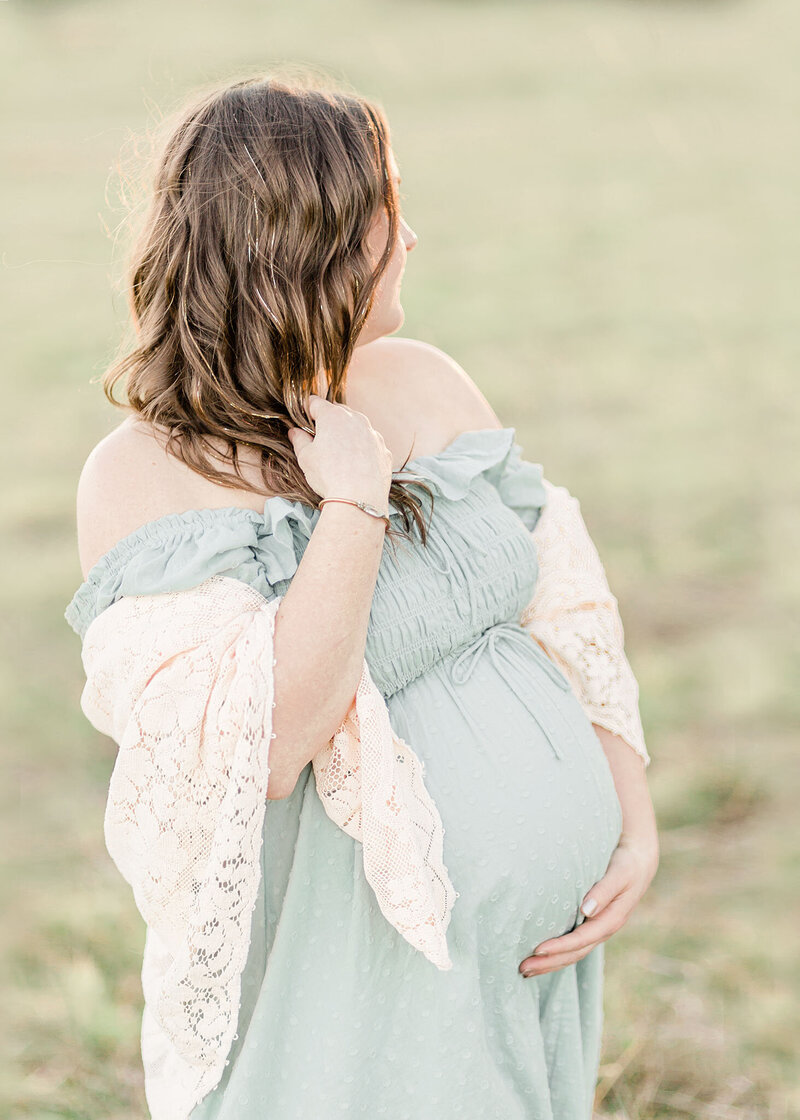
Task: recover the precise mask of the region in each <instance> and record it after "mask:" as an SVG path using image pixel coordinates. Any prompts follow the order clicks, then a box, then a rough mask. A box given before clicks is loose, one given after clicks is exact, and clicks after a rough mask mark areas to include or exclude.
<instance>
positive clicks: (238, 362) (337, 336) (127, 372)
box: [101, 76, 433, 543]
mask: <svg viewBox="0 0 800 1120" xmlns="http://www.w3.org/2000/svg"><path fill="white" fill-rule="evenodd" d="M165 127H166V139H165V140H164V141H163V142H162V143H161V147H160V151H159V153H158V155H157V157H156V165H155V170H154V175H153V181H152V187H151V190H150V198H149V204H148V209H147V212H146V214H145V218H144V222H143V225H142V227H141V230H140V232H139V234H138V236H137V238H136V240H135V243H134V247H133V250H132V254H131V259H130V263H129V266H128V278H127V281H126V287H127V296H128V302H129V306H130V310H131V315H132V319H133V327H134V330H135V343H134V347H133V349H132V350H131V351H130V352H129V353H127V354H126V355H125V356H124V357H121V358H120V357H118V358H117V359H116V360H115V361H114V363H113V364H112V365H111V366H110V368H109V369H108V370H106V372H105V373H104V374H103V375H102V379H101V383H102V386H103V391H104V393H105V395H106V397H107V399H108V400H109V401H110V402H111V403H112V404H114V405H115V406H116V407H120V408H127V409H132V410H133V411H134V412H135V413H137V414H138V415H139V416H140V417H141V418H142V419H144V420H146V421H148V422H149V423H151V424H154V425H156V426H157V428H160V429H162V430H163V431H164V432H166V435H167V442H166V450H167V451H168V452H169V453H171V454H173V455H175V456H177V457H178V458H179V459H181V460H182V461H183V462H184V463H186V465H187V466H189V467H190V468H191V469H192V470H194V471H197V472H198V473H199V474H201V475H203V476H205V477H206V478H208V479H210V480H212V481H214V482H217V483H219V484H221V485H223V486H229V487H231V488H237V489H238V488H241V487H242V484H243V483H244V484H245V488H246V489H253V485H252V481H249V480H245V479H244V476H243V474H242V472H241V467H240V462H239V448H240V447H242V446H248V447H251V448H257V449H260V469H261V477H262V481H263V484H264V490H263V492H264V494H265V496H271V495H274V494H279V495H281V496H283V497H286V498H287V499H289V500H298V501H301V502H303V503H305V504H307V505H309V506H312V507H313V508H319V507H318V503H319V495H318V494H315V493H314V491H313V490H311V488H310V487H309V485H308V482H307V481H306V478H305V475H304V474H303V472H302V470H301V469H300V466H299V464H298V462H297V459H296V458H295V455H294V451H293V448H292V445H291V443H290V442H289V438H288V435H287V432H288V429H289V428H290V427H293V426H304V427H308V428H311V429H312V431H313V427H314V422H313V420H312V419H311V417H310V416H309V415H308V410H307V405H308V397H309V394H310V393H314V392H316V391H317V387H318V382H317V375H318V374H319V372H320V371H321V370H322V371H324V373H325V374H326V376H327V379H328V381H329V388H328V393H327V399H328V400H331V401H337V402H340V403H342V402H343V400H344V392H345V384H346V377H347V368H348V365H349V363H350V359H351V357H352V354H353V348H354V346H355V344H356V340H357V338H358V335H359V333H360V331H361V330H362V328H363V326H364V322H365V320H366V318H367V316H368V314H369V311H370V308H371V306H372V302H373V296H374V293H375V291H376V289H377V286H378V283H379V281H380V278H381V276H382V275H383V273H384V271H385V269H386V267H387V265H388V263H389V259H390V257H391V254H392V249H393V246H394V242H395V238H396V235H397V228H398V221H399V203H398V198H397V192H396V186H395V182H394V179H393V177H392V171H391V167H390V164H389V154H388V153H389V143H390V140H389V128H388V124H387V121H386V118H385V116H384V114H383V112H382V110H381V109H380V108H379V107H378V106H377V105H376V104H374V103H372V102H370V101H367V100H366V99H364V98H363V97H360V96H358V95H356V94H353V93H350V92H343V91H341V90H339V89H337V88H335V87H333V86H332V84H331V83H330V82H329V83H327V87H326V86H323V87H320V86H319V85H318V84H314V82H313V81H312V80H309V79H308V78H304V79H303V78H301V79H300V80H293V81H287V80H284V79H280V78H276V77H274V76H258V77H251V78H246V79H244V80H241V81H236V82H234V83H232V84H226V85H223V86H217V87H214V88H211V89H208V88H206V89H204V90H203V91H202V92H200V93H197V94H195V95H194V96H193V97H192V99H191V100H190V101H189V102H188V103H185V104H184V105H183V106H182V107H181V108H180V109H179V111H178V112H177V113H176V114H174V115H173V117H172V118H167V121H166V125H165ZM381 207H384V208H385V210H386V213H387V215H388V219H389V230H388V238H387V243H386V248H385V250H384V251H383V254H382V256H381V258H380V260H379V261H378V263H377V266H376V267H375V268H373V267H372V265H373V262H372V259H371V257H370V255H369V253H368V250H367V247H366V244H365V239H366V236H367V233H368V231H369V230H370V228H371V226H372V222H373V220H374V219H375V218H376V216H379V211H380V208H381ZM122 378H124V379H125V389H126V396H127V403H125V402H120V401H118V400H115V398H114V387H115V385H116V384H117V382H118V381H120V380H121V379H122ZM210 439H213V440H215V441H217V443H218V444H221V445H222V447H223V448H224V450H223V451H222V452H221V453H220V451H219V450H218V448H217V447H215V446H214V444H213V443H211V442H209V440H210ZM409 454H410V452H409ZM215 461H216V462H217V463H219V462H222V463H230V464H231V465H232V472H233V473H231V472H230V471H225V470H220V469H219V466H215V465H214V462H215ZM407 462H408V458H407V459H406V462H405V463H404V464H403V468H401V469H404V468H405V465H406V463H407ZM413 485H415V486H422V488H423V489H425V490H427V492H428V494H429V497H430V498H431V501H432V500H433V495H432V493H431V491H430V488H428V487H427V486H425V484H424V483H421V482H415V483H413ZM407 486H408V484H404V483H403V482H401V481H399V480H397V479H394V478H393V479H392V485H391V489H390V491H389V496H390V498H391V500H392V501H393V502H395V503H396V505H397V506H398V508H399V509H400V511H401V515H402V516H401V521H402V525H403V529H402V531H398V530H396V529H395V528H394V525H393V527H392V528H390V529H389V530H387V532H388V533H389V535H390V536H392V535H395V534H396V535H400V536H407V535H409V530H410V527H411V524H412V521H413V522H414V523H416V525H417V527H418V529H419V532H420V536H421V539H422V542H423V543H425V541H426V536H427V534H426V525H425V519H424V517H423V514H422V508H421V506H420V503H419V501H418V498H417V497H416V496H415V495H414V494H413V493H411V492H410V490H409V489H408V488H407ZM258 492H261V491H258Z"/></svg>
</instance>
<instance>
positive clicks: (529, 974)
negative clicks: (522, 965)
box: [522, 972, 536, 980]
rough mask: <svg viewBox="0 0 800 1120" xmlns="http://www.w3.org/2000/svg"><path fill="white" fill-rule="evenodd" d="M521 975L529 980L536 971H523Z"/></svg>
mask: <svg viewBox="0 0 800 1120" xmlns="http://www.w3.org/2000/svg"><path fill="white" fill-rule="evenodd" d="M522 975H523V976H524V977H525V979H526V980H530V978H531V976H535V975H536V973H535V972H523V974H522Z"/></svg>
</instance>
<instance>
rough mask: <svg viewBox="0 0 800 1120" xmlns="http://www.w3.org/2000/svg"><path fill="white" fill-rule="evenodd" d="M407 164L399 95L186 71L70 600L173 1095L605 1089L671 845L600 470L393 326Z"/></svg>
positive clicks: (568, 1107) (255, 1099) (154, 1086)
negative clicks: (608, 987) (633, 922)
mask: <svg viewBox="0 0 800 1120" xmlns="http://www.w3.org/2000/svg"><path fill="white" fill-rule="evenodd" d="M398 183H399V169H398V166H397V162H396V159H395V156H394V153H393V152H392V149H391V145H390V142H389V133H388V127H387V124H386V121H385V118H384V116H383V114H382V113H381V112H380V110H379V109H378V108H377V107H376V106H375V105H373V104H370V103H369V102H367V101H365V100H364V99H362V98H359V97H357V96H355V95H352V94H350V93H347V94H343V93H340V92H338V91H335V90H333V89H331V88H328V89H322V88H319V87H312V86H308V85H303V84H301V83H291V84H287V83H285V82H281V81H278V80H275V79H270V78H263V77H258V78H254V79H252V80H248V81H242V82H238V83H236V84H234V85H228V86H224V87H222V88H217V89H214V90H212V91H210V92H204V93H203V94H202V95H201V96H199V97H198V98H196V99H195V100H194V101H193V102H192V103H191V104H190V105H189V106H187V107H185V108H184V109H183V110H182V112H181V115H180V118H179V120H178V121H177V122H176V123H175V125H174V127H173V128H172V130H171V132H170V134H169V136H168V139H167V140H166V142H165V144H164V147H163V150H162V154H161V157H160V160H159V164H158V167H157V169H156V175H155V181H154V189H153V197H152V200H151V209H150V212H149V214H148V216H147V218H146V221H145V224H144V229H143V232H142V234H141V240H140V242H139V244H138V245H137V247H136V249H135V252H134V259H133V263H132V269H131V283H130V299H131V308H132V313H133V319H134V325H135V329H136V345H135V349H134V350H133V351H132V353H130V354H129V355H128V356H127V357H125V358H124V359H123V360H121V361H120V362H118V363H117V364H116V365H115V366H114V367H113V368H112V369H111V370H109V371H108V373H107V374H106V376H105V379H104V388H105V391H106V393H107V395H108V397H109V399H110V400H112V401H113V403H115V404H117V403H118V402H116V401H115V400H114V398H113V386H114V384H115V383H116V382H117V381H118V380H119V379H121V378H123V377H125V379H126V391H127V403H126V404H124V405H120V407H124V408H126V409H127V411H128V415H127V417H126V418H125V419H124V420H123V421H122V423H121V424H120V425H119V426H118V427H116V428H115V429H114V430H113V431H112V432H111V433H110V434H109V435H107V436H106V437H105V438H104V439H103V440H102V441H101V442H100V443H99V444H98V445H97V446H96V447H95V448H94V450H93V451H92V453H91V454H90V455H89V457H88V459H87V461H86V464H85V467H84V469H83V472H82V474H81V479H80V483H79V487H78V541H79V550H80V558H81V567H82V571H83V576H84V582H83V583H82V584H81V586H80V587H79V588H78V590H77V591H76V593H75V595H74V597H73V599H72V601H71V602H70V603H69V605H68V607H67V610H66V618H67V620H68V621H69V623H70V625H71V626H72V627H73V628H74V630H75V631H76V632H77V633H78V634H79V635H80V637H81V638H82V640H83V646H82V654H83V662H84V666H85V668H86V673H87V682H86V686H85V689H84V692H83V695H82V698H81V703H82V707H83V710H84V711H85V713H86V715H87V716H88V717H89V719H90V720H91V721H92V723H93V724H94V726H96V727H97V728H98V729H99V730H101V731H102V732H104V733H105V734H108V735H110V736H112V737H113V738H114V739H115V740H116V741H117V743H118V744H119V751H118V754H117V760H116V763H115V767H114V772H113V775H112V779H111V785H110V790H109V799H108V806H107V811H106V820H105V835H106V841H107V844H108V847H109V851H110V852H111V855H112V857H113V858H114V859H115V861H116V863H117V865H118V866H119V868H120V870H121V872H122V874H123V875H124V876H125V878H126V879H127V880H128V881H129V882H130V883H131V885H132V887H133V891H134V896H135V899H136V903H137V906H138V907H139V909H140V911H141V913H142V915H143V917H144V918H145V921H146V923H147V940H146V946H145V959H144V964H143V971H142V983H143V991H144V1000H145V1007H144V1015H143V1021H142V1054H143V1062H144V1070H145V1089H146V1094H147V1100H148V1105H149V1108H150V1112H151V1115H152V1116H153V1117H154V1120H188V1118H191V1120H335V1118H344V1117H347V1118H352V1117H356V1116H363V1117H367V1118H369V1120H375V1118H377V1117H385V1118H387V1120H412V1118H413V1120H456V1118H458V1120H492V1118H495V1120H589V1118H590V1117H591V1113H592V1103H593V1097H594V1091H595V1081H596V1076H597V1071H598V1062H599V1055H600V1045H601V1028H602V982H603V981H602V970H603V950H604V944H603V943H604V942H605V940H607V939H608V938H609V937H610V936H611V935H612V934H613V933H614V932H615V931H616V930H618V929H619V928H620V927H621V926H622V925H623V924H624V923H625V921H626V920H627V918H628V916H629V915H630V913H631V911H632V910H633V908H634V907H635V905H636V903H637V902H638V900H639V899H640V898H641V896H642V894H643V893H644V891H645V890H646V889H647V887H648V885H649V883H650V881H651V880H652V877H653V875H654V873H655V870H656V865H657V860H658V855H657V836H656V827H655V820H654V815H653V810H652V804H651V801H650V797H649V794H648V790H647V783H646V778H645V767H646V765H647V763H648V762H649V757H648V754H647V750H646V748H645V744H644V737H643V733H642V726H641V721H640V719H639V711H638V687H637V684H636V681H635V679H634V677H633V675H632V673H631V670H630V666H629V665H628V662H627V659H626V657H625V653H624V649H623V633H622V626H621V622H620V619H619V615H618V613H617V605H616V600H615V599H614V597H613V595H612V594H611V592H610V590H609V588H608V585H607V583H606V581H605V576H604V572H603V567H602V564H601V563H600V560H599V557H598V556H597V553H596V550H595V549H594V546H593V544H592V542H591V540H590V538H589V536H588V534H587V532H586V527H585V525H584V524H583V521H582V518H581V515H580V512H579V507H578V502H577V501H576V499H575V498H573V497H572V496H571V495H570V494H569V493H568V492H567V491H566V490H565V489H564V488H563V487H560V486H557V485H554V484H553V483H551V482H550V481H549V480H548V479H545V478H544V477H543V472H542V467H541V466H540V465H539V464H538V463H535V462H530V461H526V460H525V459H524V458H522V454H521V447H520V445H519V444H518V443H517V442H516V438H515V437H516V432H515V429H514V428H511V427H503V426H502V425H501V423H500V421H499V420H498V418H497V416H496V415H495V413H494V412H493V410H492V409H491V407H490V406H489V404H488V402H487V401H486V399H485V398H484V397H483V395H482V394H481V393H480V392H479V391H478V389H477V388H476V387H475V385H474V384H473V382H472V381H471V380H470V379H469V378H468V376H467V375H466V374H465V373H464V371H463V370H462V369H461V368H460V367H459V366H458V365H457V364H456V363H455V362H454V361H453V360H452V359H450V358H449V357H448V356H446V355H445V354H443V353H442V352H441V351H439V350H437V349H436V348H434V347H432V346H429V345H427V344H425V343H421V342H415V341H412V340H408V339H401V338H391V337H389V336H390V335H391V334H392V333H393V332H395V331H397V330H398V329H399V328H400V326H401V325H402V322H403V310H402V307H401V305H400V302H399V291H400V281H401V278H402V274H403V270H404V266H405V263H406V255H407V253H408V251H409V250H410V249H411V248H413V246H414V245H415V243H416V237H415V235H414V234H413V233H412V231H411V229H410V228H409V226H408V225H407V224H406V222H405V221H404V220H403V219H402V217H401V215H400V212H399V204H398V188H397V184H398Z"/></svg>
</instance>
